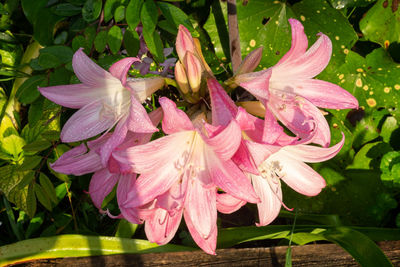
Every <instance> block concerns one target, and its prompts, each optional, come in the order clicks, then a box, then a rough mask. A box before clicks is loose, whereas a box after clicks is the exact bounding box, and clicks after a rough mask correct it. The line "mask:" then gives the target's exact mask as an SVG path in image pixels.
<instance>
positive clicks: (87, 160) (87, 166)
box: [50, 144, 102, 176]
mask: <svg viewBox="0 0 400 267" xmlns="http://www.w3.org/2000/svg"><path fill="white" fill-rule="evenodd" d="M86 150H87V148H86V146H85V145H84V144H81V145H80V146H77V147H75V148H73V149H71V150H70V151H68V152H66V153H64V154H63V155H62V156H61V157H60V158H59V159H58V160H57V161H56V162H54V163H52V164H50V167H51V168H52V169H53V170H55V171H56V172H60V173H64V174H73V175H77V176H79V175H83V174H86V173H91V172H95V171H98V170H100V169H101V168H102V166H101V162H100V157H99V155H97V154H96V153H95V152H94V151H90V152H88V153H85V152H86Z"/></svg>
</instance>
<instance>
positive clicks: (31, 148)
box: [23, 140, 51, 152]
mask: <svg viewBox="0 0 400 267" xmlns="http://www.w3.org/2000/svg"><path fill="white" fill-rule="evenodd" d="M49 147H51V143H50V142H49V141H47V140H36V141H34V142H32V143H29V144H27V145H25V146H24V147H23V150H24V151H26V152H39V151H43V150H46V149H48V148H49Z"/></svg>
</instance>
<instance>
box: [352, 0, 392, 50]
mask: <svg viewBox="0 0 400 267" xmlns="http://www.w3.org/2000/svg"><path fill="white" fill-rule="evenodd" d="M360 30H361V31H362V33H363V34H364V37H365V38H366V39H367V40H370V41H372V42H375V43H378V44H380V45H381V46H382V47H384V48H388V47H389V45H390V44H391V43H393V42H400V10H399V3H398V2H397V0H379V1H378V2H377V3H376V4H375V5H374V6H373V7H372V8H371V9H370V10H368V12H367V13H366V15H365V16H364V17H363V18H362V20H361V21H360Z"/></svg>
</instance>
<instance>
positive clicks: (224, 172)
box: [205, 153, 259, 203]
mask: <svg viewBox="0 0 400 267" xmlns="http://www.w3.org/2000/svg"><path fill="white" fill-rule="evenodd" d="M205 159H206V169H207V170H208V172H209V175H210V177H211V178H212V180H213V182H214V184H215V185H216V186H218V187H219V188H221V189H222V190H223V191H225V192H226V193H228V194H231V195H232V196H233V197H236V198H239V199H241V200H244V201H247V202H251V203H257V202H258V201H259V198H258V197H257V194H256V193H255V192H254V189H253V187H252V186H251V183H250V180H249V179H248V178H247V177H246V175H244V173H243V172H242V171H241V170H240V169H239V168H238V167H237V166H236V165H235V164H234V163H233V162H232V161H231V160H229V161H224V162H223V161H221V160H220V159H219V158H217V157H216V156H215V155H213V154H212V153H208V154H207V156H206V157H205Z"/></svg>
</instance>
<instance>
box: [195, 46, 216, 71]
mask: <svg viewBox="0 0 400 267" xmlns="http://www.w3.org/2000/svg"><path fill="white" fill-rule="evenodd" d="M193 42H194V46H195V49H196V52H197V55H198V57H199V58H200V60H201V62H202V63H203V66H204V68H205V69H206V71H207V72H208V73H209V74H210V75H211V77H214V75H213V72H212V70H211V68H210V66H208V64H207V62H206V60H205V59H204V56H203V53H202V52H201V45H200V41H199V39H197V38H193Z"/></svg>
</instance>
